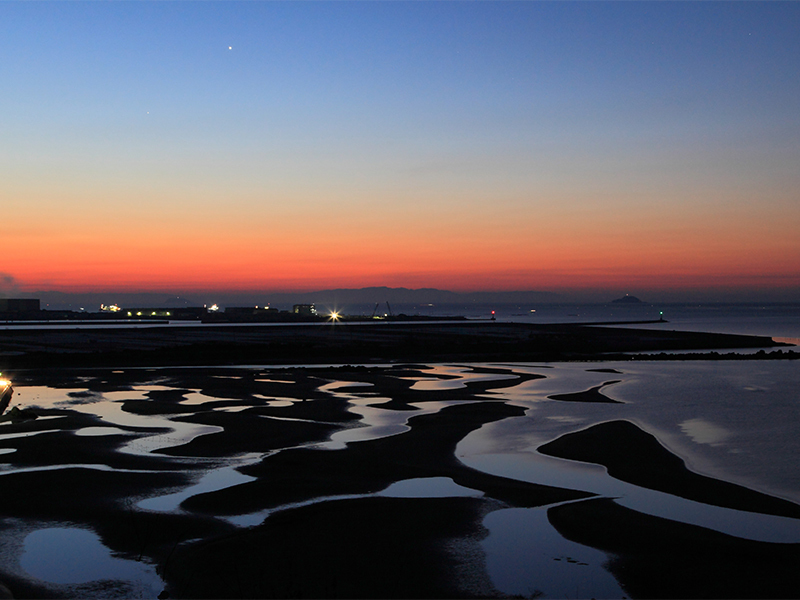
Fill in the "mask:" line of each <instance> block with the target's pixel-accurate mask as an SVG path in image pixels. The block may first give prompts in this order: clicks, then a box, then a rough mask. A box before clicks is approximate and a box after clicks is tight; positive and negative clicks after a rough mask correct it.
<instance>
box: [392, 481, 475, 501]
mask: <svg viewBox="0 0 800 600" xmlns="http://www.w3.org/2000/svg"><path fill="white" fill-rule="evenodd" d="M377 495H378V496H388V497H391V498H453V497H458V496H469V497H479V496H483V492H480V491H478V490H472V489H470V488H466V487H464V486H462V485H458V484H457V483H456V482H455V481H453V480H452V479H450V478H449V477H421V478H418V479H404V480H403V481H397V482H395V483H393V484H392V485H390V486H389V487H387V488H386V489H385V490H383V491H380V492H378V493H377Z"/></svg>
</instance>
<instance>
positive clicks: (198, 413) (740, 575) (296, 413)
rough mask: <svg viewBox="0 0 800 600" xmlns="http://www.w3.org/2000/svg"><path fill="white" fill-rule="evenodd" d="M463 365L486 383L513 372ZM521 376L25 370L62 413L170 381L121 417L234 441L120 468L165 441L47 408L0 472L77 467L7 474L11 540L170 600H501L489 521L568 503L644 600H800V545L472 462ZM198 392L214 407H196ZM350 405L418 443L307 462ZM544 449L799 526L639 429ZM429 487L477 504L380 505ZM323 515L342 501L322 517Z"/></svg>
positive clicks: (2, 510) (20, 593) (27, 583)
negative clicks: (259, 517) (109, 568)
mask: <svg viewBox="0 0 800 600" xmlns="http://www.w3.org/2000/svg"><path fill="white" fill-rule="evenodd" d="M464 368H465V369H466V370H468V371H469V372H471V373H479V374H482V375H485V374H490V375H491V374H495V375H498V376H508V375H509V374H513V373H514V372H513V369H511V368H488V367H475V368H472V367H470V366H469V365H466V366H465V367H464ZM517 375H518V376H517V377H516V378H511V379H498V380H494V381H492V380H485V379H476V380H468V379H467V380H466V383H465V386H464V387H462V388H460V389H439V390H424V391H423V390H419V389H414V387H413V385H414V382H415V381H416V380H420V379H422V380H424V379H426V378H427V379H429V378H430V377H431V374H430V372H429V370H428V369H426V368H425V367H424V365H396V366H392V367H369V368H367V367H350V366H346V367H340V368H323V367H308V368H286V369H128V370H122V369H120V370H116V371H110V370H105V369H74V370H60V369H53V370H49V371H25V372H21V371H20V372H17V373H15V374H14V381H15V383H16V384H17V385H18V386H19V387H18V390H20V392H21V394H22V398H20V399H24V391H25V388H24V385H26V384H27V385H50V386H52V387H60V388H63V389H64V390H65V397H68V398H70V401H72V402H75V403H80V402H91V400H92V394H83V395H82V394H81V393H75V392H74V390H75V389H84V390H88V391H90V392H97V393H101V392H102V393H107V392H125V391H130V390H132V388H134V387H136V386H148V385H152V384H156V383H157V384H158V386H159V387H158V389H153V390H150V391H148V392H147V396H148V399H147V400H141V399H139V398H138V397H139V393H131V398H130V399H128V400H126V401H125V402H124V403H123V410H124V411H125V412H126V413H128V414H134V415H135V414H139V415H165V416H171V417H173V418H174V419H175V420H176V421H179V422H191V423H200V424H205V425H213V426H218V427H221V428H223V429H222V431H219V432H217V433H209V434H207V435H203V436H201V437H196V438H194V439H192V440H191V441H188V442H183V443H175V444H174V445H170V446H169V447H166V448H162V449H160V450H158V451H156V452H151V453H146V454H131V453H124V452H121V451H120V450H121V448H122V447H123V445H124V444H127V443H130V441H131V436H134V437H135V436H138V435H141V436H144V435H146V434H151V433H153V429H152V428H150V429H147V428H143V427H137V426H133V425H131V426H120V425H115V426H116V427H120V428H121V429H123V431H124V434H123V433H121V434H119V435H107V436H100V437H97V436H95V437H89V436H79V435H75V433H76V432H79V431H80V430H81V429H86V428H89V427H98V426H104V425H108V423H105V422H104V421H103V420H102V419H100V418H97V417H92V416H90V415H87V414H84V413H80V412H77V411H75V410H71V409H70V406H69V405H63V406H61V405H59V406H58V407H52V408H48V409H41V410H38V411H37V412H38V414H39V417H40V418H39V419H37V420H35V421H27V422H19V423H6V424H4V425H3V427H2V431H0V433H2V434H9V433H20V434H28V435H27V436H21V437H13V438H11V437H9V438H6V439H2V440H0V449H2V448H14V449H15V451H14V452H12V453H9V454H3V455H0V458H1V459H2V461H3V462H4V463H5V464H6V465H13V466H14V467H16V468H32V467H52V466H53V465H72V466H68V468H63V469H48V470H37V471H27V472H15V473H8V474H4V475H0V482H1V483H2V485H3V494H2V495H0V514H2V515H3V517H4V520H3V527H4V528H5V529H6V530H7V529H8V528H9V527H11V524H12V523H13V522H14V520H21V521H23V522H31V523H34V522H36V523H52V522H60V523H64V522H66V523H72V524H74V525H77V526H84V527H90V528H91V529H93V530H94V531H96V532H97V533H98V534H99V535H100V537H101V539H102V541H103V543H104V544H105V545H106V546H108V547H109V548H111V549H112V550H113V551H114V552H115V553H117V554H118V555H119V556H123V557H128V558H131V559H136V558H137V557H142V558H146V559H147V560H149V561H152V562H153V563H155V564H157V565H158V567H159V572H160V573H161V574H162V576H163V578H164V580H165V582H166V584H165V587H166V590H167V591H168V593H169V594H170V596H171V597H175V598H200V597H207V598H230V597H258V598H267V597H277V598H285V597H311V598H333V597H350V598H366V597H371V598H372V597H382V598H400V597H402V598H452V597H459V598H469V597H502V596H503V594H501V593H500V592H499V591H498V590H496V589H495V588H494V587H493V586H492V582H491V580H490V579H489V577H488V574H487V572H486V569H485V565H484V563H483V555H482V552H481V549H480V545H479V543H480V540H481V539H482V538H483V537H485V536H486V535H487V531H486V530H485V528H484V527H483V525H482V519H483V517H484V516H485V515H486V514H487V513H489V512H491V511H493V510H498V509H500V508H505V507H535V506H550V505H556V506H553V507H551V508H550V509H549V513H548V516H549V518H550V521H551V522H552V523H553V525H554V526H555V527H556V528H557V529H558V530H559V531H560V532H561V533H562V535H564V536H565V537H567V538H569V539H573V540H576V541H579V542H580V543H583V544H586V545H591V546H594V547H597V548H600V549H603V550H605V551H608V552H611V553H613V554H614V555H615V556H616V558H614V560H612V562H611V563H610V569H611V571H612V572H613V573H614V575H615V576H616V577H617V579H618V580H619V581H620V583H621V585H622V586H623V587H624V589H625V590H626V591H627V592H628V593H629V594H630V595H631V596H633V597H722V596H725V597H798V596H800V582H798V576H797V575H796V574H795V573H796V571H797V569H794V568H789V567H790V566H792V565H794V566H796V565H797V564H798V559H799V558H800V551H799V550H798V545H797V544H770V543H757V542H748V541H745V540H740V539H738V538H732V537H731V536H725V535H723V534H717V533H715V532H712V531H710V530H706V529H703V528H700V527H695V526H690V525H683V524H676V523H675V522H672V521H667V520H665V519H659V518H657V517H650V516H645V515H641V514H640V513H637V512H635V511H632V510H630V509H626V508H622V507H620V506H618V505H616V504H614V503H613V501H612V500H609V499H597V498H596V496H594V494H592V493H590V492H588V491H585V490H569V489H563V488H557V487H552V486H545V485H539V484H536V483H529V482H524V481H518V480H515V479H509V478H506V477H499V476H495V475H490V474H487V473H483V472H480V471H477V470H475V469H472V468H469V467H467V466H465V465H464V464H463V463H461V461H459V459H458V457H457V456H456V455H455V449H456V445H457V443H458V442H459V441H460V440H462V439H463V438H464V437H465V436H466V435H467V434H468V433H470V432H471V431H474V430H476V429H477V428H479V427H481V426H482V425H483V424H486V423H491V422H494V421H497V420H500V419H504V418H508V417H513V416H519V415H522V414H523V413H524V409H523V408H521V407H519V406H514V405H511V404H507V403H506V402H504V401H503V400H502V398H501V397H500V396H499V395H498V394H496V393H495V392H496V391H498V390H502V389H504V388H507V387H512V386H515V385H518V384H520V383H521V382H524V381H531V380H534V379H536V378H537V377H540V376H537V375H532V374H529V373H518V374H517ZM331 381H335V382H340V387H338V388H337V389H338V392H339V393H338V394H331V393H328V392H326V391H324V390H322V389H320V388H321V386H323V385H325V384H326V383H328V382H331ZM357 383H370V384H372V385H371V386H357V385H354V384H357ZM67 391H71V392H72V396H66V392H67ZM197 391H199V392H200V393H202V394H203V398H202V400H203V402H200V403H192V404H191V405H188V404H186V403H183V401H184V400H185V399H186V397H187V396H188V394H189V393H194V392H197ZM589 391H590V390H587V391H586V392H583V393H588V392H589ZM347 394H355V395H358V397H359V398H361V399H363V400H365V401H367V403H369V402H368V401H369V400H370V399H371V398H374V399H375V402H376V405H377V404H380V406H381V407H382V408H384V409H386V410H389V411H403V413H405V414H407V415H408V416H409V417H410V418H409V419H408V421H407V425H408V427H409V430H408V431H405V432H404V433H401V434H397V435H392V436H389V437H384V438H380V439H372V440H364V441H359V442H351V443H349V444H348V445H347V446H346V447H345V448H343V449H341V450H321V449H317V448H313V447H310V446H308V447H303V445H304V444H310V445H313V444H315V443H319V442H323V441H325V440H327V439H328V438H329V436H330V434H331V433H333V432H335V431H339V430H341V429H343V428H347V427H352V426H354V425H355V424H356V423H355V421H356V419H357V418H358V417H357V416H356V415H354V414H353V413H352V412H350V411H349V410H348V399H347ZM275 399H283V400H286V401H287V402H284V403H281V402H277V403H276V402H274V400H275ZM17 400H18V399H17V398H15V401H17ZM289 400H291V402H288V401H289ZM387 400H388V402H387ZM454 400H457V401H459V402H460V403H458V404H451V405H449V406H446V407H445V408H442V409H441V410H438V412H433V413H428V414H421V415H416V416H415V415H414V412H416V411H418V410H419V408H418V406H419V405H424V404H425V403H429V402H445V401H454ZM415 405H417V406H415ZM226 408H231V409H235V411H233V412H228V411H226V410H224V409H226ZM240 409H242V410H240ZM48 417H51V418H48ZM287 419H288V420H287ZM37 433H38V435H36V434H37ZM278 450H280V451H278ZM541 450H542V451H543V452H546V453H550V454H553V455H557V456H562V457H565V458H569V459H573V460H581V461H586V462H594V463H598V464H604V465H606V466H607V468H608V469H609V472H610V474H611V475H612V476H614V477H619V478H620V479H624V480H626V481H631V482H633V483H635V484H637V485H642V486H645V487H652V488H653V489H660V490H663V491H665V492H667V493H670V494H674V495H679V496H682V497H687V498H693V499H697V500H699V501H701V502H706V503H709V504H714V505H717V506H736V507H738V508H742V509H744V510H750V511H762V512H766V513H769V514H784V515H788V516H792V517H795V518H799V517H800V507H798V506H797V505H795V504H793V503H790V502H787V501H784V500H780V499H777V498H772V497H770V496H767V495H765V494H760V493H758V492H754V491H752V490H747V489H746V488H742V487H741V486H736V485H733V484H729V483H726V482H721V481H717V480H714V479H711V478H708V477H703V476H700V475H697V474H693V473H691V472H689V471H688V470H686V468H685V466H684V465H683V462H682V461H681V459H679V458H678V457H676V456H674V455H672V454H671V453H669V451H668V450H667V449H666V448H664V447H663V446H661V445H660V444H658V442H657V440H655V438H653V437H652V436H650V434H648V433H647V432H645V431H642V430H641V429H639V428H638V427H636V426H635V425H633V424H632V423H628V422H621V421H618V422H612V423H604V424H601V425H598V426H595V427H593V428H589V429H587V430H585V431H582V432H577V433H574V434H569V435H565V436H562V437H561V438H559V439H558V440H555V441H553V442H551V443H549V444H547V445H545V446H544V447H543V448H542V449H541ZM276 451H278V452H276ZM246 453H260V454H261V455H262V456H261V458H260V459H258V460H254V461H251V462H250V463H249V464H247V465H246V466H242V467H240V469H239V470H240V471H241V472H242V473H244V474H246V475H249V476H251V477H254V478H255V479H253V480H252V481H248V482H245V483H240V484H238V485H233V486H231V487H227V488H224V489H220V490H218V491H213V492H207V493H202V494H197V495H194V496H190V497H189V498H187V499H186V500H185V501H184V502H183V503H182V505H181V511H179V512H164V513H162V512H154V511H147V510H142V509H140V508H137V506H136V502H138V500H139V499H144V498H148V497H153V496H157V495H163V494H168V493H170V492H171V491H173V490H175V489H178V488H180V487H182V486H185V485H187V483H188V482H189V480H190V478H191V477H192V476H193V475H197V474H199V473H201V472H202V471H203V469H206V468H208V463H206V462H203V461H208V460H212V461H213V460H216V459H227V458H230V457H233V456H237V455H243V454H246ZM80 465H85V466H80ZM88 465H94V466H92V467H89V466H88ZM100 467H102V468H100ZM103 469H107V470H103ZM424 477H448V478H451V479H452V480H453V481H454V482H455V483H456V484H458V485H460V486H463V487H465V488H470V489H472V490H475V491H476V496H475V497H449V498H388V497H378V496H374V495H370V494H373V493H374V492H378V491H380V490H382V489H385V488H386V487H387V486H388V485H390V484H391V483H394V482H396V481H401V480H405V479H414V478H424ZM481 494H482V495H481ZM321 498H333V499H331V500H329V501H325V502H316V503H311V504H308V502H310V501H314V500H315V499H321ZM303 503H306V504H303ZM560 503H566V504H560ZM559 504H560V505H559ZM270 510H272V511H273V512H271V513H270V514H269V516H268V517H267V518H266V519H265V520H264V521H263V522H262V523H261V524H259V525H255V526H253V527H249V528H240V527H236V526H234V525H233V524H231V523H230V522H229V521H227V520H226V519H224V518H223V517H226V516H233V515H243V514H251V513H256V514H258V513H261V512H265V511H270ZM265 514H266V513H265ZM2 533H3V530H0V534H2ZM734 576H735V577H736V578H735V579H733V578H734ZM0 581H2V582H3V583H5V585H6V586H7V587H8V588H9V589H10V590H11V592H12V593H13V594H14V595H15V597H20V598H24V597H29V598H30V597H74V596H76V595H77V596H80V595H84V594H83V593H82V588H81V587H80V586H72V587H71V588H69V589H66V588H64V587H58V586H52V585H47V584H45V583H43V582H41V581H37V580H32V579H31V578H26V577H24V576H23V574H21V573H20V572H19V571H18V570H15V569H13V568H11V567H9V566H8V565H6V566H4V567H0ZM87 585H88V584H87ZM109 585H111V584H109ZM109 589H111V588H109ZM83 591H84V592H86V595H88V592H90V591H91V590H89V589H88V587H87V588H86V589H84V590H83ZM754 592H757V594H756V595H755V596H754V595H753V593H754ZM95 595H96V594H95Z"/></svg>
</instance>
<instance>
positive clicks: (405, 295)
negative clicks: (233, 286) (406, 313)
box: [265, 286, 559, 304]
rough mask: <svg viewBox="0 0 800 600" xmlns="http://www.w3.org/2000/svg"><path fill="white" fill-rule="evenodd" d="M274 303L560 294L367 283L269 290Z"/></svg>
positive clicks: (551, 298) (486, 299)
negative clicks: (312, 289) (352, 286)
mask: <svg viewBox="0 0 800 600" xmlns="http://www.w3.org/2000/svg"><path fill="white" fill-rule="evenodd" d="M265 297H266V298H268V299H269V301H270V302H271V303H273V304H280V303H283V302H319V303H333V304H370V303H375V302H380V303H383V302H392V303H397V304H486V303H493V302H496V303H505V302H557V301H558V299H559V295H558V294H554V293H552V292H535V291H522V292H451V291H448V290H439V289H435V288H421V289H409V288H402V287H401V288H390V287H385V286H381V287H367V288H358V289H348V288H342V289H333V290H319V291H316V292H303V293H291V292H288V293H287V292H281V293H277V294H267V295H265Z"/></svg>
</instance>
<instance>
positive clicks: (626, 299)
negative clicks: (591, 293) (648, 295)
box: [611, 294, 642, 304]
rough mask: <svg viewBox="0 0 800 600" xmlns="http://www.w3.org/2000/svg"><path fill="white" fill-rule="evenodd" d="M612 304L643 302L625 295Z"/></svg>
mask: <svg viewBox="0 0 800 600" xmlns="http://www.w3.org/2000/svg"><path fill="white" fill-rule="evenodd" d="M611 303H612V304H641V303H642V301H641V300H639V299H638V298H637V297H636V296H631V295H630V294H625V295H624V296H623V297H622V298H617V299H616V300H612V301H611Z"/></svg>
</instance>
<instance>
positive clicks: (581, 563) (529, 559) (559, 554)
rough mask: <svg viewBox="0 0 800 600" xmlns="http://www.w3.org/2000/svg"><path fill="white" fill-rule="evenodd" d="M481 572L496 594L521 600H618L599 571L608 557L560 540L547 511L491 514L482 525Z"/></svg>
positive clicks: (620, 594)
mask: <svg viewBox="0 0 800 600" xmlns="http://www.w3.org/2000/svg"><path fill="white" fill-rule="evenodd" d="M483 524H484V526H485V527H486V528H487V529H489V532H490V533H489V535H488V537H487V538H486V539H485V540H483V541H482V542H481V546H482V548H483V550H484V552H485V553H486V567H487V569H488V571H489V573H490V574H491V577H492V582H493V583H494V585H495V587H497V588H498V589H499V590H500V591H502V592H504V593H506V594H511V595H519V596H522V597H531V598H532V597H541V598H624V597H626V594H625V593H624V592H623V590H622V589H621V588H620V587H619V584H618V583H617V580H616V579H614V577H613V576H612V575H611V573H609V572H608V571H607V570H606V569H605V568H604V565H605V563H606V562H608V556H607V555H606V554H605V553H604V552H601V551H600V550H595V549H594V548H589V547H588V546H583V545H581V544H577V543H575V542H571V541H569V540H567V539H565V538H563V537H562V536H561V535H560V534H559V533H558V532H557V531H556V530H555V529H553V527H552V526H551V525H550V522H549V521H548V520H547V508H507V509H503V510H497V511H494V512H492V513H489V515H487V516H486V518H485V519H484V521H483Z"/></svg>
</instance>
